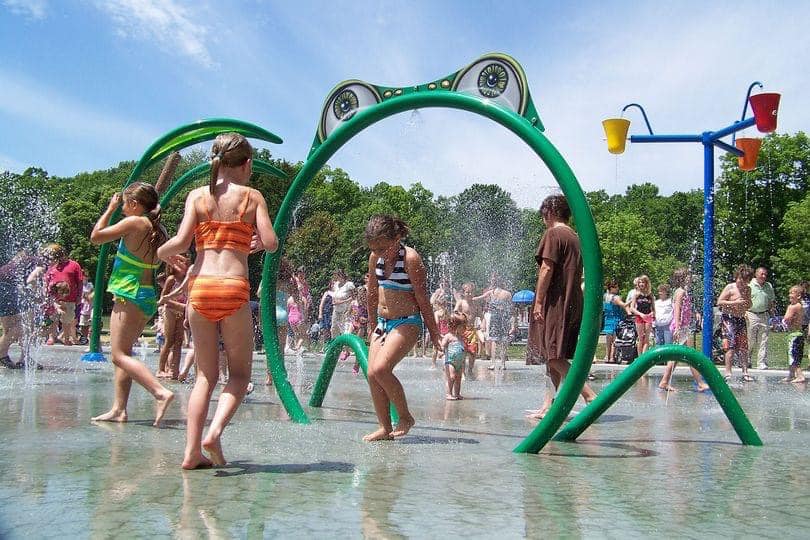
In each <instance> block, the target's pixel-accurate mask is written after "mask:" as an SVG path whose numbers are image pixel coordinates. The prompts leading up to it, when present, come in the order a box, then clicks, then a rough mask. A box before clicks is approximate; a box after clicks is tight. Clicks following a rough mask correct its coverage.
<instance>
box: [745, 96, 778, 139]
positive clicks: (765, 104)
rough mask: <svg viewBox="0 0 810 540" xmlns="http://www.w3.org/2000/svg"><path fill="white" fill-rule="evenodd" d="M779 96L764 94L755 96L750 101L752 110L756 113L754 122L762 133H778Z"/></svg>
mask: <svg viewBox="0 0 810 540" xmlns="http://www.w3.org/2000/svg"><path fill="white" fill-rule="evenodd" d="M779 97H780V95H779V94H776V93H768V92H765V93H762V94H754V95H753V96H751V97H750V98H748V100H749V101H750V102H751V109H752V110H753V111H754V120H756V122H757V129H758V130H759V131H761V132H762V133H771V132H773V131H776V115H777V112H778V111H779Z"/></svg>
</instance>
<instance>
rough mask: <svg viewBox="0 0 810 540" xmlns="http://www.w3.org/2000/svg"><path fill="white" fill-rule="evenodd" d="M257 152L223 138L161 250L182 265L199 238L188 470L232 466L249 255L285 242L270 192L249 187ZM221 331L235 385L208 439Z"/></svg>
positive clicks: (244, 360) (192, 288)
mask: <svg viewBox="0 0 810 540" xmlns="http://www.w3.org/2000/svg"><path fill="white" fill-rule="evenodd" d="M252 157H253V148H252V147H251V145H250V143H249V142H248V141H247V139H246V138H245V137H244V136H242V135H240V134H238V133H223V134H220V135H218V136H217V138H216V140H215V141H214V144H213V145H212V147H211V176H210V181H209V184H208V186H206V187H200V188H197V189H194V190H192V191H191V193H189V194H188V197H187V198H186V205H185V210H184V214H183V220H182V222H181V223H180V226H179V227H178V229H177V234H176V235H175V236H174V238H172V239H170V240H169V241H168V242H166V244H164V245H163V246H162V247H161V249H160V250H159V251H158V256H159V257H160V258H161V259H163V260H164V261H166V262H167V263H170V264H181V265H182V263H183V257H181V256H180V254H181V253H184V252H185V251H187V250H188V248H189V246H190V245H191V241H192V240H194V242H195V244H196V250H197V258H196V260H195V262H194V266H193V267H192V268H191V270H190V271H189V273H188V274H189V282H188V303H189V304H190V307H189V309H188V319H189V324H190V325H191V332H192V334H193V336H194V350H195V356H196V360H197V377H196V380H195V381H194V389H193V390H192V391H191V396H190V397H189V401H188V423H187V427H186V448H185V453H184V456H183V462H182V465H181V466H182V468H184V469H196V468H201V467H210V466H212V465H218V466H221V465H224V464H225V456H224V455H223V451H222V442H221V438H222V433H223V431H224V430H225V428H226V426H227V425H228V423H229V422H230V421H231V418H232V417H233V415H234V414H235V413H236V410H237V409H238V407H239V405H240V403H242V399H243V398H244V396H245V394H246V392H247V390H248V384H249V383H250V372H251V367H252V359H253V323H252V319H251V312H250V284H249V283H248V279H247V276H248V264H247V259H248V255H249V254H250V253H251V252H252V251H256V250H257V249H259V250H261V249H264V250H268V251H275V250H276V248H277V247H278V238H277V237H276V233H275V232H274V231H273V226H272V223H271V221H270V216H269V215H268V212H267V203H266V202H265V200H264V196H263V195H262V194H261V193H260V192H259V191H258V190H255V189H253V188H250V187H248V185H247V184H248V182H249V180H250V176H251V174H252V172H253V160H252ZM220 335H221V337H222V341H223V342H224V344H225V352H226V354H227V357H228V382H227V384H226V385H225V386H224V387H223V389H222V392H221V393H220V395H219V399H218V401H217V408H216V412H215V413H214V417H213V419H212V420H211V424H210V426H209V428H208V431H207V433H205V435H204V436H203V430H204V429H205V422H206V418H207V416H208V406H209V403H210V402H211V395H212V394H213V392H214V389H215V388H216V387H217V379H218V362H217V360H218V356H219V354H218V349H219V347H218V344H219V340H220ZM203 450H205V452H206V453H207V454H208V455H207V456H206V455H203Z"/></svg>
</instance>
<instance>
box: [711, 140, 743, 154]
mask: <svg viewBox="0 0 810 540" xmlns="http://www.w3.org/2000/svg"><path fill="white" fill-rule="evenodd" d="M714 145H715V146H716V147H718V148H720V149H721V150H725V151H726V152H728V153H729V154H734V155H735V156H737V157H743V156H744V155H745V152H743V151H742V150H740V149H739V148H737V147H736V146H731V145H730V144H728V143H724V142H723V141H714Z"/></svg>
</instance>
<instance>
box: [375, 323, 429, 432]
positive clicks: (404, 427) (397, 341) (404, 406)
mask: <svg viewBox="0 0 810 540" xmlns="http://www.w3.org/2000/svg"><path fill="white" fill-rule="evenodd" d="M418 338H419V327H417V326H415V325H412V324H403V325H401V326H399V327H398V328H396V329H394V330H392V331H391V332H390V333H389V334H388V336H387V337H386V339H385V343H384V344H382V345H381V344H380V339H379V337H378V336H375V338H374V340H373V341H372V354H371V355H369V368H368V382H369V388H370V389H371V398H372V400H373V402H374V410H375V412H376V413H377V420H378V422H379V423H380V429H379V430H377V431H376V432H374V433H371V434H369V435H366V436H365V437H364V438H363V439H364V440H366V441H370V440H382V439H388V438H391V437H400V436H402V435H405V434H406V433H408V431H409V430H410V429H411V427H413V424H414V422H415V421H414V418H413V416H411V413H410V411H409V410H408V402H407V400H406V398H405V391H404V390H403V389H402V384H401V383H400V382H399V379H397V378H396V376H395V375H394V373H393V370H394V367H396V365H397V364H398V363H399V362H400V361H401V360H402V358H404V357H405V355H406V354H407V353H408V351H409V350H411V348H412V347H413V345H414V343H416V340H417V339H418ZM389 403H393V404H394V407H395V408H396V411H397V414H398V415H399V424H397V427H396V429H393V428H392V427H391V417H390V413H389V410H388V407H389Z"/></svg>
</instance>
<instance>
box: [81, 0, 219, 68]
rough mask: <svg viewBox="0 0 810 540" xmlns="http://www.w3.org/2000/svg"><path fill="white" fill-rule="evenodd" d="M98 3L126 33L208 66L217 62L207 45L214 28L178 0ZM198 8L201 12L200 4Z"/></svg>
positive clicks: (128, 35)
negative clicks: (201, 20)
mask: <svg viewBox="0 0 810 540" xmlns="http://www.w3.org/2000/svg"><path fill="white" fill-rule="evenodd" d="M95 5H96V7H97V8H98V9H99V10H101V11H103V12H105V13H107V14H108V15H109V16H110V18H111V19H112V21H113V22H114V23H115V25H116V32H118V34H119V35H121V36H122V37H127V38H130V37H134V38H137V39H140V40H143V41H149V42H155V43H158V44H159V45H160V46H161V47H162V48H163V49H164V50H165V51H167V52H170V53H176V54H180V55H182V56H186V57H188V58H190V59H192V60H194V61H195V62H197V63H198V64H200V65H202V66H204V67H213V66H215V65H216V62H215V61H214V60H213V58H212V57H211V53H210V52H209V50H208V46H207V45H206V37H207V36H208V35H209V34H210V33H211V29H210V28H209V27H208V26H207V25H205V24H203V23H201V22H199V21H197V20H195V19H194V17H192V15H191V13H190V10H189V9H187V8H186V7H185V6H183V5H181V4H180V3H178V2H177V1H176V0H98V1H96V2H95ZM196 9H197V10H198V13H199V9H200V6H196Z"/></svg>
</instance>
